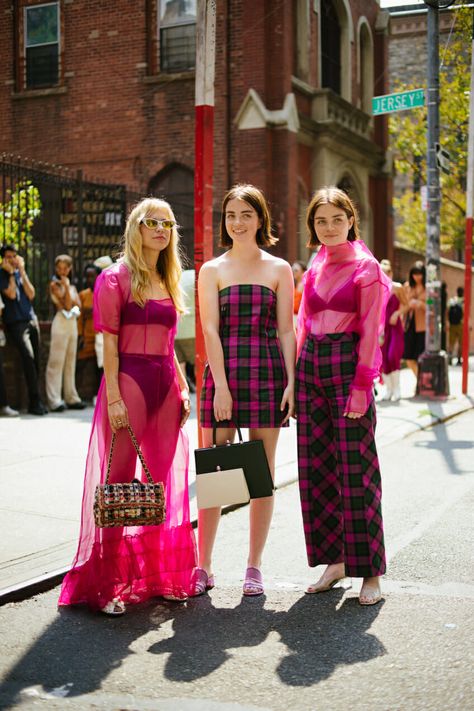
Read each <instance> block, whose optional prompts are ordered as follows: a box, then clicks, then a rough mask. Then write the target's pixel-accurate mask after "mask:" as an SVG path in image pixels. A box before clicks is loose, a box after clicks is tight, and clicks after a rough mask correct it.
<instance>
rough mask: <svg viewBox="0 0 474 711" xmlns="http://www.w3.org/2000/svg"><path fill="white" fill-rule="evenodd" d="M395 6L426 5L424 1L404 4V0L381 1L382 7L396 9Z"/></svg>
mask: <svg viewBox="0 0 474 711" xmlns="http://www.w3.org/2000/svg"><path fill="white" fill-rule="evenodd" d="M395 5H424V2H423V0H411V2H403V0H380V7H382V8H384V7H394V6H395Z"/></svg>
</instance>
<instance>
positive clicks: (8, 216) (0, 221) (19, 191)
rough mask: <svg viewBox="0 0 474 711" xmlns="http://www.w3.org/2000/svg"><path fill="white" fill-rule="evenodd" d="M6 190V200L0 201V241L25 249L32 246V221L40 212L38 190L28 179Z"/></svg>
mask: <svg viewBox="0 0 474 711" xmlns="http://www.w3.org/2000/svg"><path fill="white" fill-rule="evenodd" d="M6 192H7V199H6V201H5V202H4V203H0V243H2V244H5V243H9V242H12V243H13V244H16V245H17V246H18V248H19V249H20V250H25V249H27V248H29V247H31V246H32V240H33V236H32V234H31V230H32V227H33V222H34V221H35V219H36V218H37V217H38V215H39V214H40V213H41V198H40V194H39V190H38V188H36V187H35V186H34V185H33V184H32V182H31V181H30V180H23V181H21V182H19V183H18V184H17V185H16V187H15V189H14V190H7V191H6Z"/></svg>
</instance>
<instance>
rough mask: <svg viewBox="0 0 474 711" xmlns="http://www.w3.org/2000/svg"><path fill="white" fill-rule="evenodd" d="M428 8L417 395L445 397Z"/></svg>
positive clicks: (434, 53) (435, 34)
mask: <svg viewBox="0 0 474 711" xmlns="http://www.w3.org/2000/svg"><path fill="white" fill-rule="evenodd" d="M425 4H426V5H427V7H428V17H427V28H428V76H427V79H428V87H427V104H428V135H427V186H428V210H427V235H426V341H425V352H424V353H423V354H422V355H421V357H420V359H419V363H418V365H419V368H418V382H417V394H420V395H428V396H430V395H448V394H449V383H448V361H447V356H446V353H444V352H443V353H441V352H440V348H441V273H440V228H439V217H440V203H441V194H440V184H439V167H438V161H437V156H436V145H437V144H439V10H438V6H437V5H436V6H434V4H433V3H432V0H431V2H429V3H428V2H426V3H425Z"/></svg>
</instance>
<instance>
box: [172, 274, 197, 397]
mask: <svg viewBox="0 0 474 711" xmlns="http://www.w3.org/2000/svg"><path fill="white" fill-rule="evenodd" d="M195 288H196V276H195V271H194V269H185V270H184V271H183V273H182V274H181V289H182V291H183V294H184V308H185V309H186V310H185V312H184V313H183V314H181V316H180V319H179V322H178V330H177V331H176V338H175V341H174V349H175V352H176V356H177V358H178V361H179V366H180V368H181V370H182V371H183V373H184V374H185V376H186V379H187V381H188V386H189V389H190V391H191V392H193V393H194V392H196V387H195V383H196V377H195V373H194V365H195V362H196V304H195V301H196V299H195V295H194V291H195ZM188 372H189V374H188Z"/></svg>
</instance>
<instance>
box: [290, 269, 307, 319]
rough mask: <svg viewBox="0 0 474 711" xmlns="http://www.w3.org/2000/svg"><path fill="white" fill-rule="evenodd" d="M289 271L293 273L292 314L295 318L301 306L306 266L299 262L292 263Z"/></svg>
mask: <svg viewBox="0 0 474 711" xmlns="http://www.w3.org/2000/svg"><path fill="white" fill-rule="evenodd" d="M291 271H292V272H293V281H294V285H295V288H294V292H293V313H294V315H295V316H297V315H298V311H299V308H300V304H301V297H302V295H303V287H304V283H303V277H304V273H305V271H306V265H305V264H304V262H300V261H296V262H293V264H292V265H291Z"/></svg>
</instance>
